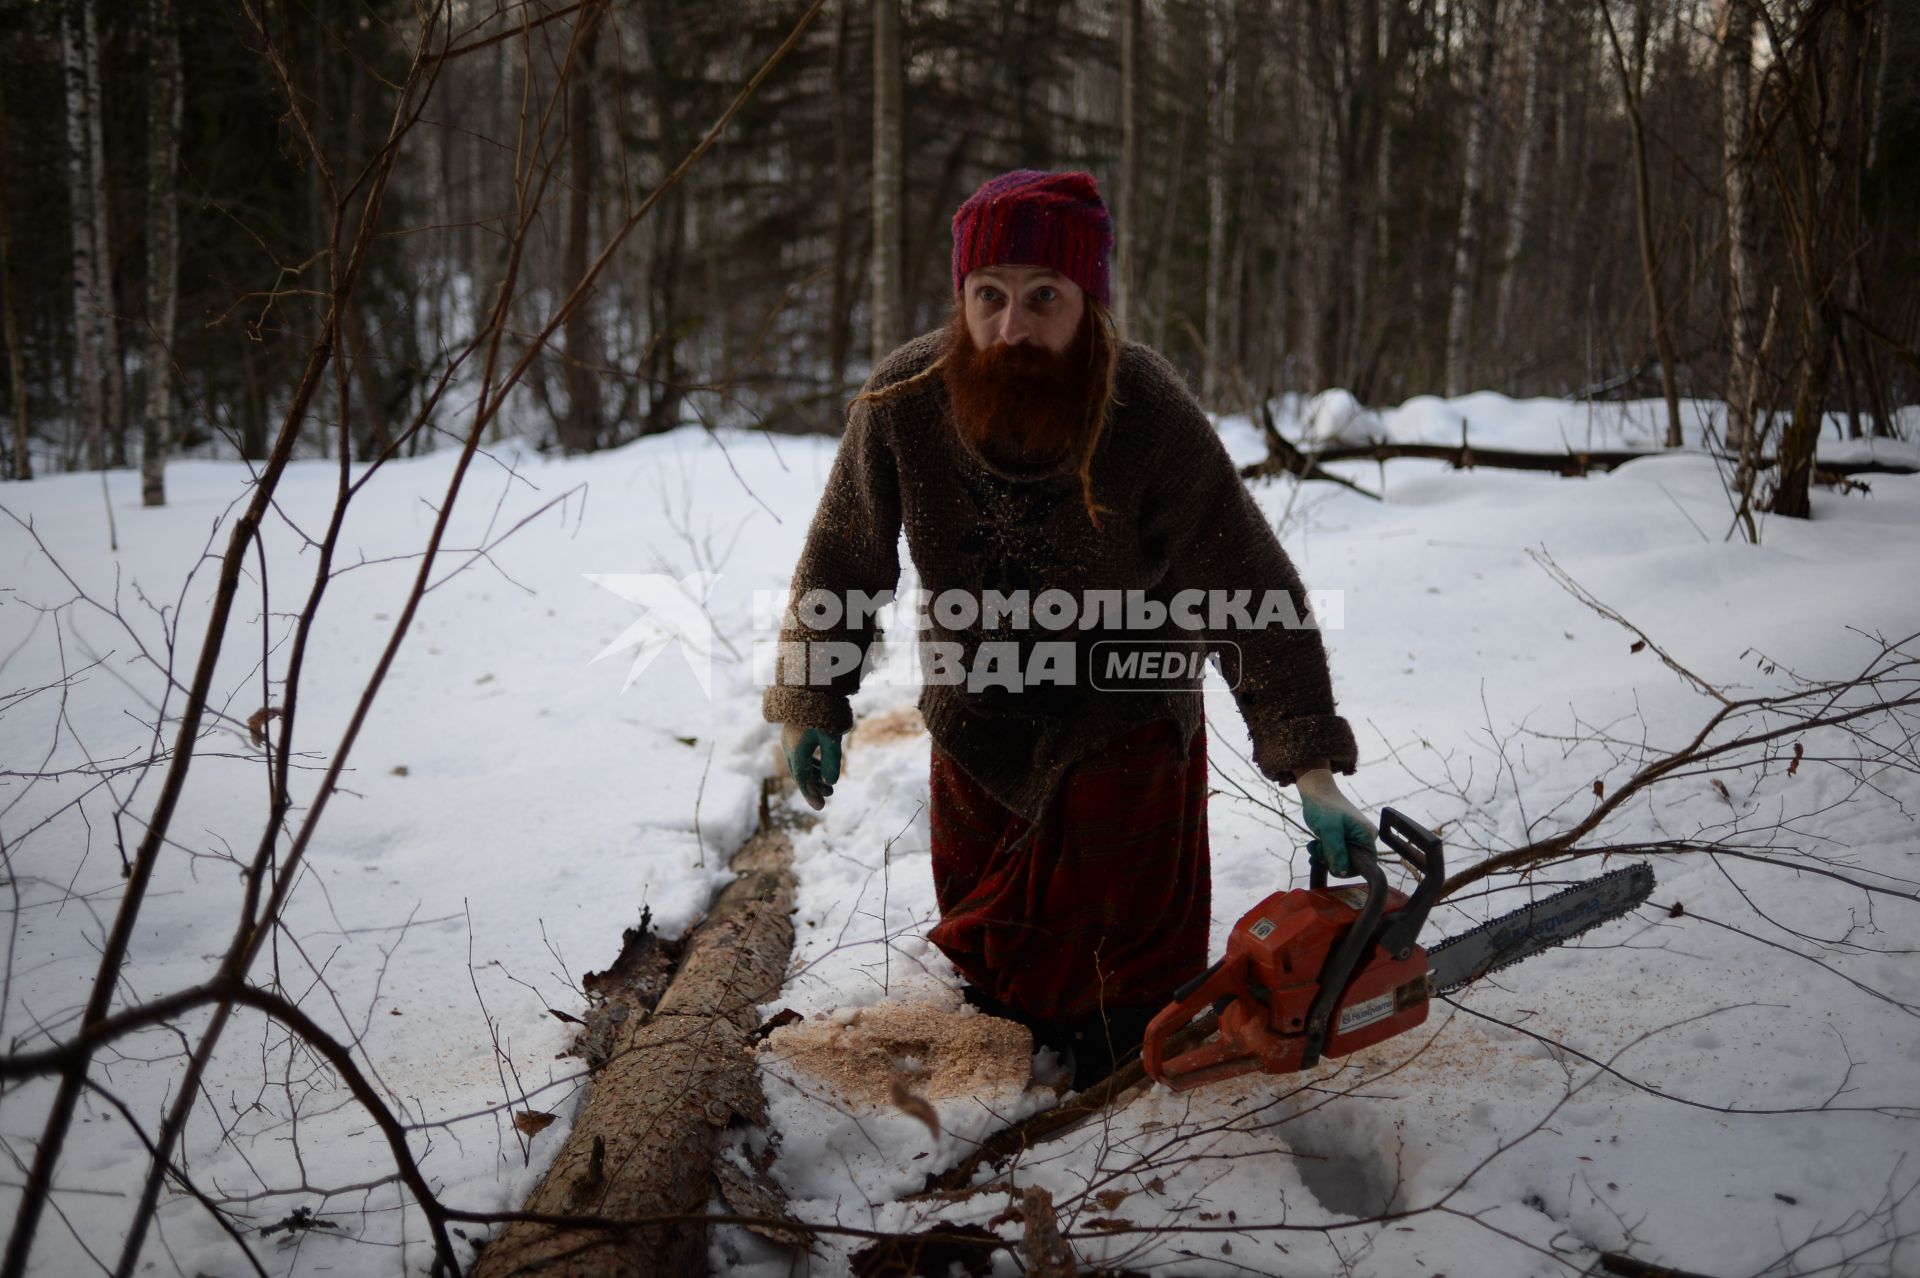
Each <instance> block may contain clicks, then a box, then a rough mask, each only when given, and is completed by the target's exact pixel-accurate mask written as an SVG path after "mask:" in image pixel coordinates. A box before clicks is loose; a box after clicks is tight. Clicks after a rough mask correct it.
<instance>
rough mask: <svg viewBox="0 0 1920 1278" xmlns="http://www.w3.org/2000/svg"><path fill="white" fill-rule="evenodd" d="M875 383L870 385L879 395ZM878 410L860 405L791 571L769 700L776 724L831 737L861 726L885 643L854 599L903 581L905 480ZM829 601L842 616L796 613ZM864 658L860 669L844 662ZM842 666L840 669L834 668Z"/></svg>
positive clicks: (766, 707) (767, 708) (767, 712)
mask: <svg viewBox="0 0 1920 1278" xmlns="http://www.w3.org/2000/svg"><path fill="white" fill-rule="evenodd" d="M873 384H874V383H873V382H869V383H868V385H869V387H871V386H872V385H873ZM873 408H874V406H873V405H871V404H864V403H862V404H855V405H854V408H853V410H852V412H851V413H849V414H848V418H847V429H846V433H845V434H844V435H843V436H842V437H841V440H840V450H839V452H838V453H836V454H835V455H834V459H833V467H832V469H831V470H830V471H829V473H828V475H827V485H826V490H825V491H824V492H823V493H822V494H821V497H820V505H819V506H818V507H817V508H816V509H815V511H814V515H813V523H812V525H811V526H810V527H809V528H808V530H807V540H806V545H805V547H804V548H803V549H802V550H801V552H800V562H799V564H798V565H797V566H796V567H795V568H794V570H793V582H792V587H791V589H790V591H789V595H788V599H789V605H788V608H787V611H786V614H785V615H784V616H783V617H782V620H781V627H780V643H779V647H778V651H777V656H776V660H775V663H774V682H773V683H771V684H770V685H769V686H768V687H767V690H766V692H765V693H764V694H763V696H762V699H761V714H762V716H763V717H764V718H765V719H766V720H767V721H768V722H769V723H794V724H799V725H800V726H802V727H808V728H820V729H823V730H825V731H827V732H835V733H840V732H845V731H847V730H848V729H849V728H851V727H852V726H853V710H852V707H851V706H850V705H849V704H848V699H849V698H850V697H852V695H853V694H854V693H855V692H856V691H858V690H859V687H860V676H861V673H862V663H864V661H865V659H866V656H867V652H868V649H869V648H870V647H871V646H872V644H873V641H874V640H875V639H876V638H877V637H878V636H879V632H880V627H879V624H878V621H877V619H876V618H875V616H874V615H873V610H872V609H871V608H863V609H858V610H855V609H851V608H849V607H848V606H847V605H848V604H849V603H851V602H853V601H854V600H855V593H854V592H856V591H858V592H864V595H865V597H866V598H868V599H873V598H875V597H876V596H878V595H879V594H880V593H881V592H883V591H892V590H893V589H894V588H895V587H896V586H898V585H899V581H900V552H899V541H900V475H899V471H898V469H897V467H896V465H895V461H894V454H893V450H892V449H891V448H890V447H888V445H887V441H886V438H885V432H884V431H883V429H882V427H881V425H880V424H879V423H878V422H877V421H876V420H875V416H876V414H875V413H874V411H873ZM815 590H820V591H825V592H826V594H827V595H828V596H830V597H831V599H832V600H833V601H834V603H835V604H836V605H838V607H837V608H832V607H830V608H829V610H828V611H825V612H821V613H813V614H810V618H811V621H818V622H821V623H824V624H820V625H817V626H816V625H814V624H811V622H809V623H808V624H803V623H802V622H801V621H800V619H799V617H798V616H797V615H796V608H797V607H798V606H799V605H800V604H801V603H802V602H803V601H804V600H805V599H806V598H807V596H808V594H809V592H811V591H815ZM854 653H857V654H858V656H859V661H854V662H851V663H850V664H849V663H848V662H846V661H845V660H844V658H846V657H848V656H850V655H851V654H854ZM831 657H838V658H841V659H842V660H841V661H840V662H839V664H840V665H846V666H847V667H848V668H845V669H838V672H837V673H833V672H832V671H833V670H835V669H837V667H835V666H830V665H829V664H828V659H829V658H831Z"/></svg>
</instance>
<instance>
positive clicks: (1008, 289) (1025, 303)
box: [962, 266, 1087, 355]
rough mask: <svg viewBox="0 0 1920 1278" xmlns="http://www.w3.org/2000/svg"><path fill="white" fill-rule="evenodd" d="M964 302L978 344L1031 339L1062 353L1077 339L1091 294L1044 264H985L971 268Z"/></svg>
mask: <svg viewBox="0 0 1920 1278" xmlns="http://www.w3.org/2000/svg"><path fill="white" fill-rule="evenodd" d="M963 290H964V291H963V294H962V303H963V308H964V313H965V315H966V320H967V332H968V334H969V335H971V336H972V338H973V344H974V347H975V349H977V350H981V351H987V350H991V349H992V348H993V347H995V346H1001V345H1005V346H1019V345H1021V344H1023V343H1029V344H1032V345H1035V346H1040V347H1043V348H1045V349H1046V350H1049V351H1052V352H1053V353H1054V354H1056V355H1058V354H1059V353H1061V352H1062V351H1064V350H1066V349H1067V347H1068V346H1070V345H1072V344H1073V339H1074V337H1075V336H1076V335H1077V334H1078V333H1079V332H1080V318H1081V316H1082V315H1083V314H1085V312H1086V309H1087V299H1086V294H1085V293H1084V292H1082V291H1081V289H1080V286H1079V285H1078V284H1075V283H1074V282H1073V281H1072V280H1070V279H1068V278H1067V277H1066V276H1064V275H1062V274H1060V272H1058V271H1055V270H1050V269H1048V268H1047V267H1044V266H982V267H978V268H976V269H975V270H972V271H969V272H968V273H967V278H966V282H965V284H964V286H963Z"/></svg>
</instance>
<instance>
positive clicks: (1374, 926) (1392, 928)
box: [1301, 808, 1446, 1068]
mask: <svg viewBox="0 0 1920 1278" xmlns="http://www.w3.org/2000/svg"><path fill="white" fill-rule="evenodd" d="M1380 841H1381V842H1383V843H1385V844H1386V845H1387V846H1388V847H1389V848H1391V849H1392V850H1393V851H1394V852H1395V854H1397V855H1398V856H1399V857H1400V859H1401V860H1403V861H1405V862H1406V863H1407V864H1408V865H1409V866H1410V867H1412V869H1413V870H1414V871H1415V872H1416V873H1418V874H1419V876H1420V885H1419V886H1418V887H1416V888H1415V889H1414V891H1413V895H1412V896H1411V897H1410V898H1408V900H1407V903H1406V905H1404V906H1402V907H1401V908H1400V909H1398V910H1396V911H1394V913H1393V915H1392V917H1391V918H1390V919H1389V918H1384V917H1383V916H1385V914H1386V908H1387V876H1386V874H1385V873H1384V872H1383V871H1382V870H1381V869H1380V862H1379V859H1378V858H1377V857H1375V856H1374V854H1373V852H1372V851H1371V850H1369V849H1367V848H1364V847H1359V846H1355V845H1351V844H1350V845H1348V847H1347V859H1348V860H1349V861H1350V862H1351V863H1352V865H1353V869H1354V872H1355V873H1356V874H1358V875H1359V876H1360V877H1361V878H1362V879H1364V880H1365V881H1366V884H1367V899H1366V904H1364V905H1362V906H1361V907H1360V917H1359V918H1357V919H1355V920H1354V921H1353V926H1352V927H1350V928H1348V929H1347V933H1346V935H1345V936H1344V937H1342V938H1341V940H1340V944H1339V945H1337V946H1335V947H1334V950H1333V953H1331V954H1329V955H1327V961H1326V965H1325V966H1324V967H1322V968H1321V969H1320V991H1319V993H1317V994H1316V995H1314V999H1313V1004H1312V1006H1311V1007H1310V1008H1309V1009H1308V1011H1307V1025H1306V1044H1305V1048H1304V1050H1303V1052H1302V1054H1301V1065H1302V1067H1303V1068H1312V1066H1313V1065H1315V1064H1316V1063H1318V1061H1319V1060H1320V1052H1321V1049H1322V1048H1324V1047H1325V1046H1326V1042H1327V1026H1328V1024H1329V1023H1330V1022H1331V1021H1332V1019H1333V1009H1334V1008H1336V1007H1338V1006H1339V1005H1340V1000H1341V999H1342V998H1343V997H1345V995H1346V992H1347V985H1348V984H1349V983H1350V982H1351V981H1352V980H1353V974H1354V973H1355V972H1356V971H1358V970H1359V969H1360V967H1361V965H1362V963H1363V962H1364V961H1365V959H1366V957H1367V955H1368V954H1369V953H1371V952H1372V950H1373V947H1374V946H1375V945H1378V946H1379V947H1380V948H1381V949H1384V950H1385V951H1386V952H1387V953H1388V954H1390V955H1392V956H1393V957H1394V958H1395V959H1404V958H1406V957H1408V956H1409V955H1411V954H1412V953H1413V945H1414V941H1415V938H1417V937H1418V936H1419V935H1420V929H1421V928H1423V927H1425V926H1426V924H1427V913H1428V911H1430V910H1431V909H1432V908H1433V903H1434V901H1435V900H1437V899H1439V896H1440V889H1441V888H1442V887H1443V886H1445V883H1446V864H1445V859H1444V857H1443V854H1442V851H1441V844H1440V839H1439V836H1438V835H1436V834H1434V833H1433V832H1432V831H1430V830H1428V829H1426V828H1425V827H1424V826H1422V825H1420V824H1418V823H1417V822H1414V821H1410V820H1408V819H1407V818H1406V817H1405V816H1403V815H1402V814H1401V813H1400V812H1398V811H1397V810H1395V809H1393V808H1382V809H1381V810H1380ZM1311 882H1312V885H1313V886H1314V887H1316V888H1322V887H1325V886H1326V883H1327V872H1326V871H1325V870H1324V869H1322V868H1321V867H1320V866H1319V865H1318V864H1316V865H1314V867H1313V872H1312V879H1311Z"/></svg>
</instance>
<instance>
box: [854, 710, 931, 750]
mask: <svg viewBox="0 0 1920 1278" xmlns="http://www.w3.org/2000/svg"><path fill="white" fill-rule="evenodd" d="M926 733H927V721H926V720H925V719H922V718H921V717H920V710H919V707H917V706H894V707H893V708H892V709H889V710H882V711H881V712H880V713H878V714H871V715H868V716H867V717H866V718H864V719H862V720H860V722H858V723H856V724H854V725H853V737H852V740H855V741H858V742H860V743H861V744H863V745H886V744H888V743H889V742H893V741H909V740H912V739H913V738H914V737H922V736H925V735H926Z"/></svg>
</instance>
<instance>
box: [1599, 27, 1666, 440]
mask: <svg viewBox="0 0 1920 1278" xmlns="http://www.w3.org/2000/svg"><path fill="white" fill-rule="evenodd" d="M1647 6H1648V0H1638V3H1637V4H1635V5H1634V10H1633V61H1632V63H1631V65H1629V64H1628V62H1627V60H1626V59H1625V57H1624V56H1623V54H1622V53H1621V49H1620V40H1619V37H1618V34H1617V33H1616V32H1615V31H1614V29H1613V16H1612V12H1611V10H1610V9H1609V7H1608V6H1607V5H1605V4H1602V5H1601V6H1600V16H1601V19H1602V20H1603V21H1604V22H1605V23H1606V27H1607V39H1608V41H1609V42H1610V43H1611V44H1612V46H1613V60H1614V69H1615V70H1616V71H1617V72H1618V74H1619V77H1620V96H1621V98H1622V99H1623V100H1624V102H1625V103H1626V108H1627V133H1628V136H1629V137H1630V138H1631V139H1632V142H1633V204H1634V210H1635V213H1636V218H1635V225H1637V226H1638V227H1639V232H1640V274H1641V279H1642V282H1643V283H1644V284H1645V285H1646V290H1647V313H1648V315H1649V316H1650V317H1651V319H1652V321H1653V346H1654V350H1655V351H1657V352H1658V353H1659V356H1660V390H1661V393H1662V394H1663V395H1664V396H1665V397H1666V401H1667V447H1668V448H1678V447H1680V445H1681V444H1682V443H1683V442H1684V437H1683V436H1682V434H1681V432H1680V391H1679V388H1678V387H1677V386H1676V384H1675V382H1674V363H1675V361H1674V354H1673V334H1672V332H1671V331H1670V330H1669V328H1668V325H1667V299H1666V293H1665V292H1664V290H1662V289H1661V287H1660V248H1659V245H1658V244H1656V243H1655V242H1654V235H1653V186H1652V180H1651V179H1650V178H1649V176H1648V173H1647V127H1646V121H1645V120H1643V119H1642V118H1641V115H1640V85H1641V75H1642V73H1643V71H1644V69H1645V66H1646V61H1647V34H1648V30H1649V27H1650V18H1651V15H1650V14H1649V13H1648V11H1647Z"/></svg>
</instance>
